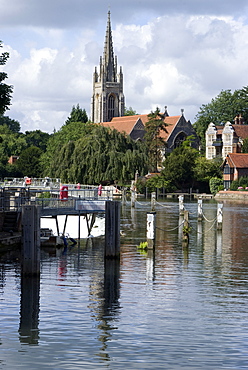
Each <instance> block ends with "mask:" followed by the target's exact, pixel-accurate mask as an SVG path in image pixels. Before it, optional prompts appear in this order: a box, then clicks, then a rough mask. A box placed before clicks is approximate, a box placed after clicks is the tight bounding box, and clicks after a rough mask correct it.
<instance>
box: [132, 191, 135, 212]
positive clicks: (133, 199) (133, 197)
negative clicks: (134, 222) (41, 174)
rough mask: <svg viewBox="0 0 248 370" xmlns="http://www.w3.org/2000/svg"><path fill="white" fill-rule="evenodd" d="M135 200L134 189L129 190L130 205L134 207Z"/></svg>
mask: <svg viewBox="0 0 248 370" xmlns="http://www.w3.org/2000/svg"><path fill="white" fill-rule="evenodd" d="M135 201H136V191H135V190H131V207H133V208H134V207H135Z"/></svg>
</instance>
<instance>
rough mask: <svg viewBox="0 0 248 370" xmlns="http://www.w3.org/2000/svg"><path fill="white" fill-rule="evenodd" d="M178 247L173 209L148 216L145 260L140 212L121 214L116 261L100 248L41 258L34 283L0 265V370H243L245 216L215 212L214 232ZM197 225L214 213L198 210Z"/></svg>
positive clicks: (191, 206) (198, 233) (211, 207)
mask: <svg viewBox="0 0 248 370" xmlns="http://www.w3.org/2000/svg"><path fill="white" fill-rule="evenodd" d="M186 208H187V209H188V210H189V211H190V220H191V227H192V232H191V236H190V244H189V248H188V249H185V248H184V249H183V248H182V245H181V231H180V229H178V225H179V224H180V220H179V218H178V205H177V204H176V203H173V202H163V207H157V228H158V229H157V241H156V250H155V253H153V252H152V251H149V252H148V253H145V252H142V251H139V250H137V245H139V243H140V242H141V241H144V240H145V238H146V231H145V228H146V212H148V211H149V210H150V204H149V203H145V202H143V203H142V206H141V205H140V204H139V205H138V206H137V208H136V209H130V208H129V207H128V206H126V207H123V209H122V221H121V229H122V230H123V232H125V236H123V237H122V244H121V260H120V263H118V262H116V261H105V262H104V259H103V245H104V242H103V239H101V238H95V239H94V238H90V239H88V240H87V241H86V240H84V241H82V243H81V247H80V249H78V248H77V247H74V248H72V249H67V250H64V251H62V250H61V251H57V252H55V251H49V252H48V251H44V250H43V251H42V263H41V276H40V278H25V279H24V278H23V279H21V277H20V265H19V260H18V259H17V260H16V257H15V258H14V257H13V256H8V257H6V256H5V257H4V260H2V261H1V262H0V369H11V370H12V369H16V368H25V369H26V368H30V369H32V370H33V369H99V368H108V369H117V368H120V369H246V368H248V334H247V333H248V330H247V329H248V320H247V317H248V315H247V313H248V304H247V303H248V293H247V287H248V284H247V283H248V273H247V272H248V251H247V248H248V247H247V228H246V227H247V223H248V207H247V206H245V207H243V206H241V205H237V204H235V205H229V204H225V205H224V219H223V231H222V233H220V232H218V233H217V232H216V228H215V227H213V226H212V224H211V223H208V222H206V221H204V222H203V223H202V225H199V223H197V221H196V213H197V204H196V203H194V202H192V203H187V204H186ZM203 211H204V214H205V215H206V218H207V219H209V220H211V219H214V218H215V215H216V204H215V203H214V202H210V203H208V202H206V203H204V207H203Z"/></svg>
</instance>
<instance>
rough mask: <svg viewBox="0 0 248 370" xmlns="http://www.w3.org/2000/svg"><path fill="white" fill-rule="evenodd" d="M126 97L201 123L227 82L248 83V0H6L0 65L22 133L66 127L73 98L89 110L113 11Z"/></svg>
mask: <svg viewBox="0 0 248 370" xmlns="http://www.w3.org/2000/svg"><path fill="white" fill-rule="evenodd" d="M109 10H110V12H111V25H112V36H113V45H114V54H115V55H116V56H117V58H118V68H119V67H120V66H122V69H123V75H124V94H125V106H126V107H127V108H128V107H132V108H133V109H134V110H135V111H136V112H137V113H139V114H143V113H150V112H151V110H155V109H156V107H159V108H160V109H161V111H163V110H164V106H167V109H168V113H169V115H170V116H173V115H180V114H181V109H184V115H185V117H186V119H188V120H190V121H191V123H194V121H195V116H196V114H197V113H198V112H199V109H200V107H201V106H202V105H203V104H208V103H209V102H210V101H211V99H212V98H214V97H216V96H217V95H218V94H219V93H220V92H221V91H222V90H226V89H231V90H232V91H234V90H236V89H241V88H242V87H244V86H247V85H248V63H247V60H248V2H247V0H238V1H234V0H225V1H223V0H153V1H151V0H125V1H124V0H116V1H112V0H109V1H105V0H95V1H92V0H42V1H40V0H7V1H6V0H0V40H1V41H2V42H3V48H1V49H0V53H2V52H4V51H7V52H9V54H10V57H9V59H8V61H7V63H6V65H5V66H1V70H3V71H4V72H6V73H7V74H8V79H7V80H6V83H8V84H11V85H13V87H14V91H13V97H12V101H11V103H12V105H11V107H10V110H8V111H7V112H6V115H8V116H9V117H10V118H12V119H16V120H18V121H19V122H20V124H21V132H25V131H27V130H41V131H44V132H49V133H52V132H53V131H54V130H59V129H60V127H61V126H62V125H63V124H64V122H65V120H66V119H67V118H68V117H69V116H70V112H71V110H72V107H73V105H74V106H76V105H77V104H79V105H80V107H81V108H82V109H85V110H86V112H87V114H88V116H89V118H90V115H91V111H90V105H91V96H92V80H93V72H94V69H95V66H97V67H98V66H99V59H100V56H101V55H102V54H103V46H104V38H105V32H106V25H107V15H108V11H109Z"/></svg>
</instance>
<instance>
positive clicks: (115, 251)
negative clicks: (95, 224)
mask: <svg viewBox="0 0 248 370" xmlns="http://www.w3.org/2000/svg"><path fill="white" fill-rule="evenodd" d="M119 256H120V202H119V201H112V200H107V201H106V205H105V258H119Z"/></svg>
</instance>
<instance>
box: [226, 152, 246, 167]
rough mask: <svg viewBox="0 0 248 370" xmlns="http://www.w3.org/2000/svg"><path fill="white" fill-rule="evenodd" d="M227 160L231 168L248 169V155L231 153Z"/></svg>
mask: <svg viewBox="0 0 248 370" xmlns="http://www.w3.org/2000/svg"><path fill="white" fill-rule="evenodd" d="M226 160H227V162H228V164H229V166H230V167H236V168H248V153H229V154H228V156H227V158H226Z"/></svg>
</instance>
